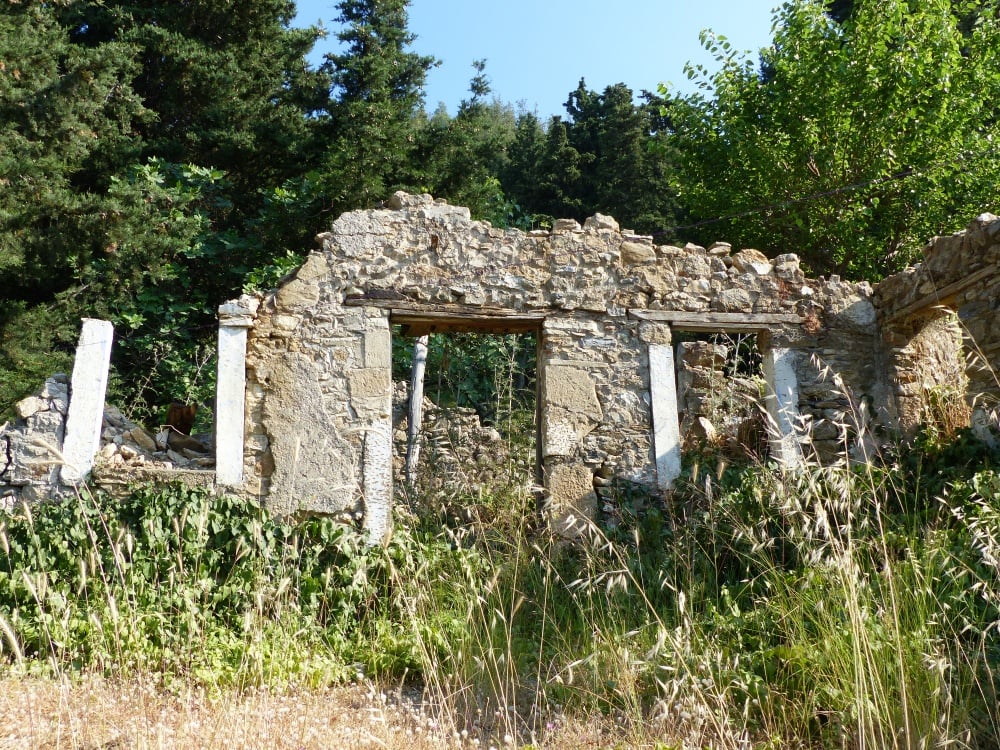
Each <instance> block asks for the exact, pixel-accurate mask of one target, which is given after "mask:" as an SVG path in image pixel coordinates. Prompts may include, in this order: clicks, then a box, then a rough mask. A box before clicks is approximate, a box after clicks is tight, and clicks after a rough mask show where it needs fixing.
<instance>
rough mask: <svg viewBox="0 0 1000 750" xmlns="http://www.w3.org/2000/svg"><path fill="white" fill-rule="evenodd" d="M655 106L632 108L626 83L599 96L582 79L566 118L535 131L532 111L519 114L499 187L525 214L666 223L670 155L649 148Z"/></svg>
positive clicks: (648, 225)
mask: <svg viewBox="0 0 1000 750" xmlns="http://www.w3.org/2000/svg"><path fill="white" fill-rule="evenodd" d="M647 99H648V95H647ZM657 110H658V107H657V106H654V105H653V104H651V103H650V102H649V101H647V102H645V103H643V104H640V105H636V104H635V103H634V102H633V94H632V90H631V89H630V88H628V86H626V85H625V84H622V83H618V84H615V85H613V86H608V87H607V88H605V89H604V91H603V93H600V94H598V93H597V92H594V91H591V90H589V89H588V88H587V86H586V83H585V82H584V81H583V80H582V79H581V81H580V85H579V86H578V87H577V89H576V90H575V91H573V92H572V93H570V95H569V99H568V100H567V102H566V111H567V113H568V115H569V119H568V120H563V119H561V118H555V117H554V118H552V120H551V121H550V122H549V124H548V128H547V130H546V131H545V133H542V132H541V128H540V126H539V123H538V120H537V118H536V117H535V116H534V115H531V114H525V115H522V116H521V117H520V118H519V121H518V125H517V129H516V131H515V135H514V141H513V143H512V144H511V146H510V151H509V153H510V162H509V164H508V165H507V167H506V168H505V169H504V170H503V171H502V184H503V186H504V189H505V191H506V192H507V194H508V195H509V196H510V198H511V199H512V200H513V201H515V202H516V203H517V204H518V205H519V206H522V207H523V212H524V213H526V214H529V215H530V214H542V215H547V216H550V217H554V218H564V217H575V218H578V219H581V220H582V219H583V218H585V217H587V216H590V215H592V214H594V213H598V212H600V213H610V214H612V215H613V216H614V217H615V218H616V219H618V220H619V222H621V223H622V225H623V226H627V227H630V228H634V229H636V230H638V231H643V232H660V231H663V230H665V229H668V228H669V227H672V226H673V224H674V218H673V212H674V198H673V195H674V191H673V185H672V181H673V167H672V164H671V161H672V157H671V156H670V152H669V149H667V148H660V149H653V148H652V146H653V144H654V143H656V142H657V140H658V139H657V131H658V128H659V123H658V118H657Z"/></svg>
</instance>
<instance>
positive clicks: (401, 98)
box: [319, 0, 435, 212]
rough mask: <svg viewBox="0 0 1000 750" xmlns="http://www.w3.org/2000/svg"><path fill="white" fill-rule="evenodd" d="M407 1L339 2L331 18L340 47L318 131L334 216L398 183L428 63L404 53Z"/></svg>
mask: <svg viewBox="0 0 1000 750" xmlns="http://www.w3.org/2000/svg"><path fill="white" fill-rule="evenodd" d="M408 4H409V3H408V0H341V2H340V3H338V5H337V7H338V10H339V11H340V14H339V15H338V16H337V18H336V19H335V20H336V22H337V23H339V24H341V25H342V26H343V28H342V30H341V31H340V32H339V33H338V34H337V38H338V39H339V40H340V41H341V42H342V43H343V44H344V45H345V49H344V50H343V51H342V52H340V53H337V54H329V55H327V56H326V62H325V63H324V65H323V70H324V71H325V72H326V73H327V74H328V75H329V76H330V78H331V81H332V84H333V89H332V93H333V96H332V98H333V101H332V102H331V103H330V104H329V106H328V109H327V115H326V117H324V118H322V119H321V121H320V123H319V127H320V132H321V134H322V137H323V138H324V139H325V141H326V143H327V144H328V148H327V151H326V153H325V155H324V160H323V164H322V167H321V171H322V173H323V176H324V179H325V182H324V191H325V193H326V195H327V201H328V202H329V203H330V204H331V205H332V206H333V208H334V211H335V212H339V211H342V210H348V209H352V208H360V207H367V206H371V205H373V204H374V203H375V202H377V201H380V200H383V199H385V198H386V197H387V196H388V195H389V194H390V193H391V192H392V191H393V190H394V189H396V188H397V187H398V186H399V185H400V182H401V178H402V175H403V173H404V171H405V169H406V167H407V166H408V165H409V161H410V158H411V152H412V148H413V142H414V137H413V136H414V119H415V116H416V115H417V113H418V111H419V109H420V107H421V105H422V103H423V85H424V79H425V77H426V74H427V71H428V70H429V69H430V67H431V66H432V65H434V64H435V61H434V58H432V57H429V56H423V55H418V54H416V53H414V52H407V51H406V47H407V46H408V45H409V44H411V43H412V42H413V39H414V37H413V35H412V34H410V33H409V32H408V31H407V28H406V15H407V14H406V6H407V5H408Z"/></svg>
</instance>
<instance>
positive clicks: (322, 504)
mask: <svg viewBox="0 0 1000 750" xmlns="http://www.w3.org/2000/svg"><path fill="white" fill-rule="evenodd" d="M318 239H319V241H320V242H321V244H322V249H321V250H318V251H316V252H314V253H313V254H312V255H311V256H310V257H309V258H308V259H307V261H306V262H305V263H304V264H303V266H302V267H301V268H300V269H299V270H298V271H297V272H295V273H294V274H292V275H291V276H290V277H289V278H287V279H286V280H285V281H284V282H283V283H282V284H281V286H280V287H279V289H278V290H277V291H276V292H274V293H273V294H271V295H268V296H266V297H263V298H262V299H260V300H259V306H258V307H257V309H256V312H255V319H254V320H253V322H252V327H251V328H250V331H249V339H248V344H247V365H246V372H247V389H246V394H247V405H246V421H245V426H244V427H245V432H246V436H247V438H246V443H245V446H246V450H245V462H244V467H243V470H244V477H245V479H244V485H243V487H244V491H245V492H247V493H250V494H253V495H255V496H258V497H260V498H262V499H265V500H266V501H267V502H268V503H269V504H270V505H271V506H272V507H273V508H275V509H277V510H279V511H281V512H288V513H296V512H323V513H333V514H344V515H352V516H353V515H357V514H364V516H365V517H366V519H367V520H366V522H367V523H369V528H370V529H371V530H372V533H373V534H376V535H377V534H381V533H383V531H384V528H385V527H384V523H383V522H384V521H385V520H386V519H387V518H388V513H389V504H390V502H391V476H392V470H391V469H392V445H391V441H392V434H393V424H392V416H391V415H392V398H391V394H392V384H391V380H390V370H391V345H390V336H391V334H390V327H391V326H394V325H400V326H401V327H402V328H401V331H402V333H403V335H414V336H416V335H422V334H424V333H428V332H436V333H446V332H448V331H458V330H480V331H490V332H496V333H503V332H524V331H531V332H534V333H536V334H537V335H538V336H539V341H540V346H539V358H538V373H539V388H538V400H539V414H540V424H539V439H540V445H541V450H540V457H541V462H542V466H541V468H542V469H543V476H544V482H545V486H546V490H547V493H548V496H549V498H550V500H551V504H552V507H553V509H554V512H555V513H556V515H557V516H561V517H564V518H569V517H570V516H574V515H576V516H584V515H591V514H592V513H593V510H594V508H595V507H596V506H597V504H598V502H599V494H600V493H601V492H603V491H605V490H604V488H606V487H608V486H609V485H611V484H612V483H616V482H626V483H632V484H636V485H640V486H643V487H647V488H656V487H664V486H669V482H670V481H672V477H664V476H662V474H663V471H662V469H658V465H657V461H658V457H657V451H658V450H660V449H659V448H657V446H656V445H655V441H654V430H653V429H652V425H653V422H654V416H653V411H654V406H653V399H652V397H651V370H650V361H651V357H650V348H651V347H657V346H669V345H671V341H672V331H674V330H696V331H712V330H719V331H728V330H735V331H749V332H753V333H755V334H756V335H757V336H758V339H759V341H760V345H761V347H762V348H763V349H764V350H765V351H767V350H770V349H774V350H775V351H776V352H780V353H781V357H782V362H786V361H787V362H790V363H792V367H793V368H794V369H795V371H797V372H798V373H799V377H800V379H802V380H803V381H804V383H805V387H804V388H803V390H802V395H801V399H800V400H799V399H797V397H795V398H794V399H793V400H796V403H793V404H791V407H792V410H793V411H797V410H798V407H801V409H802V414H801V417H799V416H798V415H796V417H795V423H796V428H797V429H798V430H800V431H801V434H800V435H796V436H792V439H794V440H799V439H802V440H808V438H809V435H810V433H811V432H812V431H817V432H819V433H821V434H820V437H822V439H825V440H828V441H831V440H832V441H833V443H834V444H835V447H837V448H839V450H840V452H843V450H846V449H847V448H849V447H850V445H849V444H848V439H849V438H851V437H852V435H847V434H846V433H845V434H844V435H841V434H839V433H838V434H835V435H832V437H829V436H827V437H823V436H825V435H826V434H827V433H829V432H830V431H829V430H828V429H826V425H828V424H829V423H831V422H832V421H833V420H834V419H836V418H838V417H839V416H840V415H841V413H842V412H845V411H847V410H848V409H850V408H851V407H852V405H853V404H855V403H862V402H864V401H865V400H866V399H869V400H870V399H872V398H873V395H874V394H876V393H877V391H878V382H877V381H878V377H877V371H876V369H877V368H876V367H875V366H874V364H872V363H873V362H874V361H876V357H875V352H876V348H877V335H876V334H877V330H876V324H875V313H874V308H873V307H872V304H871V290H870V288H868V287H867V286H866V285H855V284H850V283H846V282H842V281H840V280H839V279H836V278H832V279H829V280H824V279H820V280H810V279H806V278H805V276H804V275H803V273H802V271H801V269H800V268H799V261H798V258H797V257H796V256H794V255H791V254H786V255H782V256H779V257H778V258H775V259H774V260H769V259H767V258H766V257H764V256H763V255H762V254H761V253H759V252H757V251H755V250H741V251H737V252H735V253H734V252H732V249H731V248H730V247H729V246H728V245H725V244H722V243H718V244H716V245H713V246H712V247H709V248H703V247H697V246H694V245H688V246H686V247H683V248H681V247H674V246H670V245H658V244H656V243H655V242H654V241H653V239H652V238H650V237H645V236H639V235H635V234H633V233H631V232H628V231H627V230H625V231H623V230H621V229H620V228H619V227H618V225H617V223H616V222H615V221H614V220H613V219H611V218H610V217H605V216H601V215H597V216H594V217H591V218H590V219H588V220H587V222H586V223H585V224H584V225H583V226H581V225H579V224H578V223H577V222H575V221H568V220H562V221H557V222H556V223H555V226H554V227H553V229H552V230H544V231H542V230H539V231H532V232H528V233H524V232H520V231H517V230H506V229H498V228H495V227H492V226H490V225H489V224H488V223H486V222H477V221H472V220H471V219H470V217H469V212H468V210H467V209H464V208H459V207H453V206H449V205H447V204H445V203H443V202H441V201H435V200H433V199H432V198H430V197H429V196H411V195H406V194H403V193H397V194H396V195H395V196H394V197H393V198H392V200H391V201H390V202H389V204H388V205H387V206H386V207H385V208H381V209H377V210H371V211H355V212H351V213H347V214H344V215H343V216H341V217H340V218H338V219H337V220H336V221H335V222H334V224H333V226H332V228H331V231H330V232H327V233H325V234H322V235H320V236H319V238H318ZM789 351H790V352H791V355H790V356H786V353H787V352H789ZM831 369H832V371H833V372H834V373H836V377H834V376H833V375H829V374H828V371H829V370H831ZM654 374H656V373H654ZM656 376H657V377H659V375H658V374H657V375H656ZM669 377H670V378H671V379H672V378H673V373H672V372H671V373H670V374H669ZM782 403H783V404H784V403H785V402H784V401H782ZM674 416H675V418H676V415H674ZM788 424H791V423H790V422H789V423H788ZM788 424H786V429H791V428H790V427H788ZM825 429H826V432H823V431H824V430H825ZM858 432H859V430H857V429H855V430H854V431H853V437H857V433H858ZM825 453H828V454H831V455H835V454H836V453H837V450H830V451H826V452H825ZM658 473H659V474H660V476H658ZM379 519H381V520H379Z"/></svg>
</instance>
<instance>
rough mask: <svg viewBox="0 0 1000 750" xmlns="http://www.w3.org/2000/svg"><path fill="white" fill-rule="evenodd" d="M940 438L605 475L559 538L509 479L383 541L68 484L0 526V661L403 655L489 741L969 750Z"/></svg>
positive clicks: (187, 665)
mask: <svg viewBox="0 0 1000 750" xmlns="http://www.w3.org/2000/svg"><path fill="white" fill-rule="evenodd" d="M941 448H942V449H944V450H943V451H942V452H941V453H939V454H927V455H926V456H925V457H924V458H923V459H922V460H919V461H918V460H916V459H912V460H911V459H910V458H907V461H906V462H903V463H900V464H899V465H893V466H886V467H882V468H876V467H859V468H857V469H821V468H818V467H806V468H803V469H802V470H801V471H799V472H796V473H782V472H781V471H780V470H778V469H775V468H769V467H765V466H743V467H736V468H730V469H726V470H724V471H720V472H719V473H718V474H715V475H706V474H705V472H703V471H700V470H699V469H698V468H697V467H694V466H692V467H689V469H688V471H687V473H686V474H685V476H684V477H683V478H682V479H681V480H680V482H679V483H678V487H677V490H676V492H675V494H674V495H673V496H672V497H671V498H669V499H668V501H667V502H666V503H661V502H660V501H659V500H657V499H656V498H652V497H649V496H647V495H645V494H644V493H643V492H641V491H637V490H636V489H635V488H631V487H629V486H628V485H627V484H624V483H623V484H620V485H619V486H617V487H613V488H609V490H608V492H610V493H611V494H606V495H605V513H606V514H607V515H606V518H605V520H606V524H605V526H604V528H603V529H602V528H599V527H598V526H591V527H589V528H588V529H587V531H586V532H585V534H584V536H583V537H582V538H580V539H578V540H577V541H576V542H575V543H573V544H567V543H566V542H565V540H562V539H560V538H559V537H558V536H555V535H550V534H547V533H545V532H544V531H543V530H541V529H540V528H539V526H538V525H537V523H535V522H534V520H533V518H532V514H531V512H530V511H529V510H528V509H529V508H530V507H531V506H532V504H533V502H532V499H531V496H530V494H528V493H527V492H525V491H524V489H523V488H522V489H520V490H518V489H514V488H507V489H506V490H504V489H503V488H495V489H496V493H495V495H494V496H492V497H491V498H480V499H479V502H480V503H487V502H488V503H491V504H490V505H489V513H488V514H487V513H483V512H477V513H464V514H459V515H449V516H447V517H445V518H446V525H445V526H443V527H442V525H441V521H442V516H440V515H438V514H437V512H436V511H435V512H432V513H429V514H427V515H420V514H418V515H407V514H406V513H405V512H404V513H403V514H402V515H401V518H400V521H399V526H398V528H397V529H396V532H395V533H394V535H393V538H392V540H391V542H390V543H389V544H387V545H386V546H385V547H369V546H367V545H366V544H365V542H364V539H363V537H362V536H361V535H360V534H358V532H356V531H355V530H354V529H352V528H350V527H347V526H342V525H337V524H335V523H333V522H332V521H330V520H324V519H307V520H303V521H302V522H299V523H291V522H289V521H287V520H284V521H283V520H280V519H274V518H271V517H269V516H268V514H267V513H266V512H265V511H263V510H262V509H260V508H259V507H257V506H256V505H255V504H254V503H252V502H248V501H245V500H239V501H237V500H235V499H232V498H226V497H218V496H212V495H210V494H207V493H205V492H202V491H194V490H188V489H182V488H180V487H170V488H159V489H154V488H140V489H138V490H136V491H134V493H133V495H132V496H130V497H128V498H126V499H124V500H112V499H111V498H106V497H104V496H101V495H98V496H91V495H89V494H86V493H84V494H82V495H80V496H79V497H73V498H69V499H67V500H63V501H59V502H57V503H52V504H46V505H40V506H36V507H34V508H32V509H30V510H29V509H27V508H24V507H21V508H19V509H17V510H16V511H15V512H14V513H13V514H12V515H10V516H7V517H5V518H4V520H3V523H2V525H0V544H2V546H3V550H4V552H5V557H4V558H3V562H2V563H0V627H2V630H3V635H2V641H0V642H2V646H0V654H2V657H3V658H4V659H6V660H7V661H8V662H9V663H12V664H13V663H18V664H20V668H21V669H43V668H45V669H49V670H54V671H61V670H65V669H97V670H103V671H104V672H106V673H109V674H132V673H134V672H136V671H143V672H152V673H155V674H158V675H161V677H162V678H163V679H164V680H165V681H167V682H171V681H173V680H178V679H182V680H185V681H189V682H190V681H195V682H199V683H202V684H208V685H219V684H232V683H235V684H240V685H246V684H261V683H263V684H286V683H288V682H293V683H302V684H311V685H317V684H325V683H328V682H330V681H335V680H341V679H345V678H349V677H351V676H353V675H354V674H355V673H356V672H357V671H359V670H360V671H362V672H364V673H366V674H369V675H374V676H379V677H391V678H394V679H398V678H401V677H402V676H404V675H410V676H413V675H419V677H420V679H421V681H422V683H423V686H424V688H425V690H427V691H429V692H430V694H431V696H433V697H435V698H436V699H437V700H438V701H440V704H441V711H442V714H443V715H444V716H447V717H448V718H449V720H451V721H454V722H455V725H456V727H462V726H471V724H472V722H473V721H475V717H479V716H493V717H494V719H493V724H492V725H490V727H487V728H484V729H483V731H488V732H496V733H498V734H501V735H502V734H503V733H511V734H518V733H523V734H524V735H528V734H529V733H530V732H531V731H537V725H535V724H534V723H533V722H537V721H539V720H541V718H542V717H546V716H551V715H552V712H553V711H557V712H558V713H559V714H560V715H562V714H563V713H574V712H577V711H584V712H591V711H595V710H597V711H601V712H607V713H609V714H612V715H614V716H615V717H616V722H617V723H618V726H619V727H622V728H623V729H622V731H626V732H632V733H635V737H637V738H641V741H642V742H651V741H652V740H653V739H655V740H657V741H661V742H664V741H665V742H676V743H680V744H681V745H683V746H699V745H710V746H716V747H734V748H735V747H745V746H748V743H749V746H753V747H777V746H793V745H794V746H798V747H827V746H831V745H833V744H843V743H846V744H847V745H848V746H860V745H862V744H864V745H866V746H879V747H913V746H918V745H919V744H921V743H926V744H928V745H929V744H935V743H936V744H946V743H948V742H953V741H959V740H961V741H962V742H964V743H965V744H967V745H968V746H971V747H983V746H990V745H991V743H995V742H996V741H997V732H996V727H997V725H998V724H997V722H998V720H1000V716H998V715H997V705H998V704H997V700H996V687H995V683H994V677H993V675H994V674H995V670H996V668H997V665H998V664H1000V650H998V649H997V648H996V643H995V636H994V631H995V627H996V623H997V622H998V621H1000V591H998V590H997V585H996V581H997V576H998V573H1000V571H998V570H997V560H998V559H1000V535H998V533H997V529H998V522H1000V477H998V475H997V474H996V472H995V471H993V470H992V469H990V468H988V466H989V464H990V462H992V461H994V460H995V456H992V455H990V454H988V453H983V452H980V453H978V454H977V456H978V457H973V456H972V455H971V452H970V454H969V460H968V461H967V462H966V463H965V465H964V468H963V469H962V470H960V471H958V470H953V469H952V468H951V467H952V466H953V459H954V455H953V453H954V451H958V452H960V453H962V452H969V449H966V448H962V447H961V446H960V445H958V446H955V447H954V448H949V447H948V446H941ZM942 471H950V473H949V474H948V475H947V478H946V479H945V480H944V481H943V482H941V483H937V484H935V483H932V482H927V481H925V477H934V476H939V475H940V473H941V472H942ZM901 496H906V497H911V498H912V499H911V500H910V501H908V502H901V501H900V500H899V499H898V497H901ZM428 507H430V506H428ZM913 507H922V508H934V509H935V511H934V512H917V513H914V512H913V510H912V508H913ZM484 509H485V506H484ZM46 665H47V666H46ZM511 707H513V708H511ZM638 741H639V740H638V739H637V742H638Z"/></svg>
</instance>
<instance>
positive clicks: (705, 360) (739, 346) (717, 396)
mask: <svg viewBox="0 0 1000 750" xmlns="http://www.w3.org/2000/svg"><path fill="white" fill-rule="evenodd" d="M674 342H675V344H674V346H675V356H674V362H675V367H676V371H677V372H676V374H677V411H678V417H679V420H680V434H681V448H682V452H684V453H687V452H691V451H694V452H709V453H720V454H724V455H726V456H727V457H729V458H734V459H750V460H759V459H763V458H764V457H766V456H767V452H768V440H767V418H766V417H765V402H764V395H765V393H766V390H767V385H766V381H765V379H764V372H763V360H762V357H761V353H760V350H759V349H758V346H757V336H756V334H753V333H725V332H717V333H689V332H676V333H675V335H674Z"/></svg>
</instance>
